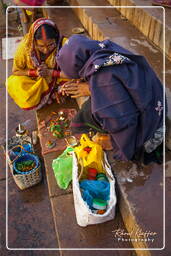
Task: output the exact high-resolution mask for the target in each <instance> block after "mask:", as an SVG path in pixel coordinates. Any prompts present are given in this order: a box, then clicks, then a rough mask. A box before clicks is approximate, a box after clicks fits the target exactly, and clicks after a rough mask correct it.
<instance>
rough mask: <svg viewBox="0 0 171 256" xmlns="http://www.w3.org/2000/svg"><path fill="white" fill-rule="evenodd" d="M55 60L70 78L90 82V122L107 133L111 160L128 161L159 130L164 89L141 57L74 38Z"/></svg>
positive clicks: (111, 44)
mask: <svg viewBox="0 0 171 256" xmlns="http://www.w3.org/2000/svg"><path fill="white" fill-rule="evenodd" d="M57 59H58V64H59V66H60V68H61V70H63V71H64V73H65V74H66V75H68V77H69V78H80V77H81V78H84V79H85V80H86V81H88V83H89V86H90V91H91V111H92V115H93V118H94V119H95V120H96V121H97V123H99V124H100V126H101V127H102V129H103V130H105V131H107V132H108V133H109V134H110V135H111V138H112V144H113V149H114V152H115V155H114V158H116V159H120V160H130V159H132V157H133V156H134V154H135V152H136V151H138V150H139V149H141V147H142V146H143V145H144V143H145V142H146V141H147V140H148V139H150V138H151V137H153V135H154V133H155V131H156V130H157V129H158V128H159V127H162V126H163V98H164V97H163V95H164V92H163V86H162V84H161V82H160V80H159V79H158V78H157V76H156V74H155V72H154V71H153V70H152V68H151V67H150V65H149V64H148V62H147V61H146V59H145V58H144V57H143V56H139V55H135V54H133V53H131V52H130V51H128V50H126V49H124V48H122V47H121V46H119V45H117V44H115V43H114V42H112V41H110V40H105V41H102V42H100V41H95V40H91V39H89V38H87V37H85V36H81V35H74V36H72V37H71V38H70V39H69V41H68V43H67V44H65V45H64V46H63V47H62V48H61V50H60V51H59V54H58V58H57ZM68 59H69V61H68ZM113 60H114V61H113ZM112 61H113V62H112Z"/></svg>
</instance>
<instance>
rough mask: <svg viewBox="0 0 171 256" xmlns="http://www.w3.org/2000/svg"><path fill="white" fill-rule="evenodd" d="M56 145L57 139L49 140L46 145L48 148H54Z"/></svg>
mask: <svg viewBox="0 0 171 256" xmlns="http://www.w3.org/2000/svg"><path fill="white" fill-rule="evenodd" d="M55 146H56V142H55V141H51V140H48V141H47V143H46V147H48V148H54V147H55Z"/></svg>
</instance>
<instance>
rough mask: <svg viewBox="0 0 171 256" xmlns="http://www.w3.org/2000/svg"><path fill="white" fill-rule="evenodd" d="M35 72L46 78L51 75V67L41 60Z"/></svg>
mask: <svg viewBox="0 0 171 256" xmlns="http://www.w3.org/2000/svg"><path fill="white" fill-rule="evenodd" d="M37 72H38V76H40V77H44V78H46V77H48V76H52V72H53V69H49V68H48V66H47V65H46V64H45V63H44V62H42V63H41V65H40V66H39V67H38V69H37Z"/></svg>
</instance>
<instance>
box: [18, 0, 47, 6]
mask: <svg viewBox="0 0 171 256" xmlns="http://www.w3.org/2000/svg"><path fill="white" fill-rule="evenodd" d="M20 1H21V2H23V3H25V4H27V5H28V6H40V5H43V3H44V2H45V0H20Z"/></svg>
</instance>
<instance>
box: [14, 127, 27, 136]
mask: <svg viewBox="0 0 171 256" xmlns="http://www.w3.org/2000/svg"><path fill="white" fill-rule="evenodd" d="M27 134H28V131H27V130H26V128H25V127H24V126H23V125H21V124H19V125H18V127H17V128H16V136H25V135H27Z"/></svg>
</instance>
